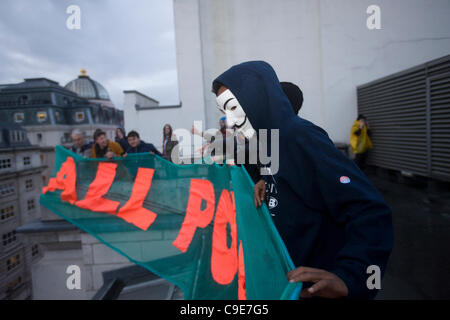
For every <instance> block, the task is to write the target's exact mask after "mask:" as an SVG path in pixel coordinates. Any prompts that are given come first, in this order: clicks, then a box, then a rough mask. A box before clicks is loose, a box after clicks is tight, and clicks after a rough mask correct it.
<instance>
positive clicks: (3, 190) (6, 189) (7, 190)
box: [0, 182, 15, 196]
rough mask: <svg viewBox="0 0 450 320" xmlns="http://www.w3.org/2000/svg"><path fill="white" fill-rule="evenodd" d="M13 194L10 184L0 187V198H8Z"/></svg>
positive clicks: (12, 187)
mask: <svg viewBox="0 0 450 320" xmlns="http://www.w3.org/2000/svg"><path fill="white" fill-rule="evenodd" d="M14 192H15V189H14V185H13V184H12V182H10V183H5V184H1V185H0V196H9V195H11V194H13V193H14Z"/></svg>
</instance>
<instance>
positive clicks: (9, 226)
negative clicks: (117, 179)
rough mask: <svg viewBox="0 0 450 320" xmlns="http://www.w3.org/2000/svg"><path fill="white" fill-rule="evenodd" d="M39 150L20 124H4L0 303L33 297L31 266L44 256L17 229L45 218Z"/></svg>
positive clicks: (0, 134)
mask: <svg viewBox="0 0 450 320" xmlns="http://www.w3.org/2000/svg"><path fill="white" fill-rule="evenodd" d="M44 169H45V167H44V166H43V165H42V163H41V157H40V152H39V147H37V146H32V145H31V144H30V143H29V141H28V139H27V136H26V131H25V130H24V129H23V128H22V127H21V126H19V125H17V124H11V123H0V237H1V238H0V239H1V246H0V299H27V298H29V297H31V292H32V286H31V265H32V263H33V262H35V261H36V260H37V259H38V258H39V257H40V255H41V251H40V246H39V244H38V243H36V242H30V241H29V239H27V238H26V237H23V235H21V234H18V233H17V232H16V229H17V228H18V227H20V226H22V225H26V224H28V223H30V222H31V221H34V220H36V219H39V218H40V216H41V211H40V209H41V208H40V205H39V195H40V191H41V188H42V172H43V170H44Z"/></svg>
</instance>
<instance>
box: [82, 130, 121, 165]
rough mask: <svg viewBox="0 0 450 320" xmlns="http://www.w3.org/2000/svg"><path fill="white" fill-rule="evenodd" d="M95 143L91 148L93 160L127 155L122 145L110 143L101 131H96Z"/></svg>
mask: <svg viewBox="0 0 450 320" xmlns="http://www.w3.org/2000/svg"><path fill="white" fill-rule="evenodd" d="M94 141H95V143H94V145H93V146H92V148H91V154H90V157H91V158H107V159H112V158H114V157H120V156H122V155H123V154H124V153H125V152H124V151H123V149H122V147H121V146H120V144H118V143H117V142H113V141H109V140H108V139H107V138H106V133H105V132H104V131H102V130H101V129H97V130H95V133H94Z"/></svg>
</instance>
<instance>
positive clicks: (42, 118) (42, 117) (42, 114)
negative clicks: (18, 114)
mask: <svg viewBox="0 0 450 320" xmlns="http://www.w3.org/2000/svg"><path fill="white" fill-rule="evenodd" d="M36 119H37V121H38V122H44V121H45V120H47V112H46V111H39V112H38V113H36Z"/></svg>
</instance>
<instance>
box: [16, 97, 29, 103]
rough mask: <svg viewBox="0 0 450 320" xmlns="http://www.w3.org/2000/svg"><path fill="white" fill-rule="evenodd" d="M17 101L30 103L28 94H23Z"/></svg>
mask: <svg viewBox="0 0 450 320" xmlns="http://www.w3.org/2000/svg"><path fill="white" fill-rule="evenodd" d="M17 102H18V103H19V105H24V104H28V97H27V96H21V97H20V98H19V99H18V100H17Z"/></svg>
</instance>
